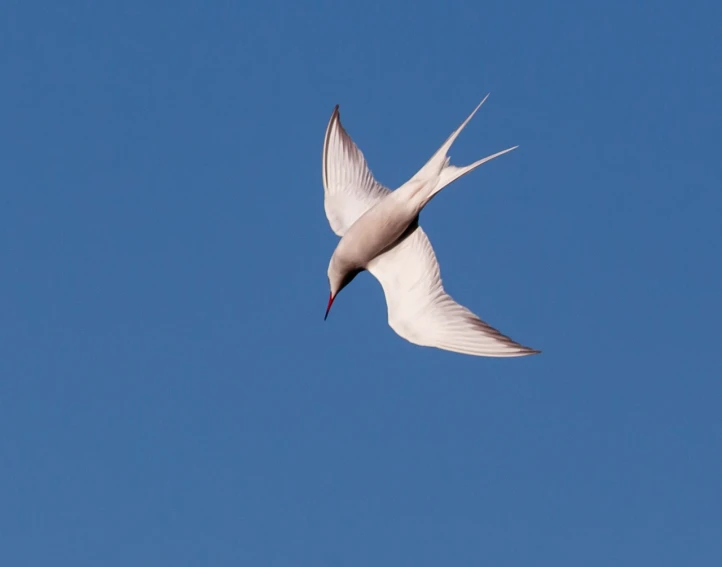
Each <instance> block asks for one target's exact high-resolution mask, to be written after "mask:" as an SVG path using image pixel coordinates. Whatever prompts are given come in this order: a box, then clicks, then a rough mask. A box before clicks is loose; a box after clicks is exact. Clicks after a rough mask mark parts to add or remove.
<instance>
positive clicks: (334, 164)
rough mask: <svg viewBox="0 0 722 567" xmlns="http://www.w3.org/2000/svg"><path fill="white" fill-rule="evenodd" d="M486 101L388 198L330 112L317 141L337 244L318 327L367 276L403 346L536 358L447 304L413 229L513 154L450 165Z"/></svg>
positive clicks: (422, 236) (419, 233) (429, 253)
mask: <svg viewBox="0 0 722 567" xmlns="http://www.w3.org/2000/svg"><path fill="white" fill-rule="evenodd" d="M488 97H489V95H488V94H487V95H486V96H485V97H484V98H483V100H482V101H481V102H480V103H479V104H478V105H477V107H476V108H475V109H474V110H473V111H472V112H471V114H470V115H469V116H468V117H467V118H466V120H464V122H462V124H461V125H460V126H459V127H458V128H457V129H456V130H455V131H454V132H452V134H451V135H450V136H449V137H448V138H447V140H446V141H445V142H444V143H443V144H442V146H441V147H440V148H439V149H438V150H437V151H436V152H435V153H434V154H433V156H432V157H431V158H430V159H429V160H428V161H427V162H426V164H425V165H424V166H423V167H422V168H421V169H420V170H419V171H418V172H417V173H416V174H415V175H414V176H413V177H411V178H410V179H409V180H408V181H406V182H405V183H404V184H403V185H401V186H400V187H398V188H397V189H395V190H393V191H392V190H390V189H389V188H387V187H385V186H384V185H381V184H380V183H379V182H378V181H377V180H376V179H375V178H374V175H373V173H372V172H371V170H370V169H369V166H368V164H367V163H366V159H365V157H364V155H363V153H362V152H361V150H359V148H358V147H357V146H356V144H355V143H354V142H353V140H352V139H351V137H350V136H349V135H348V133H347V132H346V130H345V129H344V127H343V126H342V125H341V117H340V112H339V105H336V106H335V108H334V110H333V113H332V114H331V118H330V120H329V122H328V126H327V128H326V134H325V137H324V143H323V157H322V177H323V187H324V209H325V212H326V217H327V218H328V222H329V224H330V226H331V229H332V230H333V232H335V233H336V235H338V236H339V237H341V239H340V240H339V241H338V244H337V245H336V248H335V250H334V251H333V254H332V255H331V259H330V261H329V265H328V281H329V287H330V295H329V299H328V305H327V307H326V314H325V315H324V321H325V320H326V319H327V317H328V314H329V311H330V310H331V306H332V305H333V303H334V301H335V299H336V297H338V294H339V292H341V290H342V289H344V288H345V287H346V286H348V284H350V283H351V282H352V281H353V279H354V278H355V277H356V276H357V275H358V274H360V273H361V272H364V271H368V272H370V273H371V275H373V276H374V277H375V278H376V279H377V280H378V281H379V283H380V284H381V287H382V288H383V291H384V295H385V297H386V304H387V313H388V324H389V326H390V327H391V328H392V329H393V330H394V331H395V332H396V334H398V335H399V336H400V337H402V338H403V339H406V340H407V341H409V342H410V343H413V344H416V345H419V346H423V347H434V348H437V349H442V350H446V351H451V352H456V353H461V354H467V355H472V356H485V357H519V356H526V355H531V354H538V353H540V352H541V351H539V350H536V349H532V348H529V347H527V346H523V345H521V344H519V343H517V342H516V341H514V340H512V339H511V338H509V337H508V336H506V335H503V334H502V333H501V332H499V331H498V330H497V329H495V328H493V327H492V326H490V325H489V324H488V323H486V322H484V321H482V320H481V319H480V318H479V317H478V316H476V315H475V314H474V313H472V312H471V311H470V310H469V309H467V308H466V307H464V306H463V305H461V304H459V303H457V302H456V301H454V299H452V297H451V296H450V295H449V294H448V293H447V292H446V290H445V289H444V286H443V284H442V280H441V273H440V270H439V263H438V261H437V259H436V255H435V254H434V249H433V247H432V246H431V242H430V241H429V238H428V237H427V236H426V233H425V232H424V230H423V229H422V228H421V226H420V225H419V214H420V213H421V211H422V210H423V209H424V207H425V206H426V205H427V204H428V203H429V202H430V201H431V200H432V199H433V198H434V197H435V196H436V195H437V194H438V193H439V192H440V191H441V190H442V189H443V188H444V187H446V186H447V185H449V184H451V183H452V182H453V181H455V180H457V179H459V178H460V177H462V176H463V175H466V174H467V173H469V172H471V171H473V170H474V169H476V168H477V167H479V166H480V165H482V164H484V163H487V162H489V161H491V160H493V159H495V158H497V157H499V156H501V155H504V154H506V153H508V152H510V151H512V150H514V149H516V148H517V147H518V146H513V147H511V148H508V149H506V150H502V151H500V152H497V153H495V154H493V155H490V156H488V157H485V158H483V159H480V160H478V161H475V162H474V163H472V164H470V165H466V166H463V167H457V166H455V165H452V164H451V161H450V158H449V155H448V152H449V150H450V148H451V146H452V144H453V143H454V141H455V140H456V138H457V137H458V136H459V134H460V133H461V131H462V130H463V129H464V127H465V126H466V125H467V124H468V123H469V121H470V120H471V119H472V117H473V116H474V114H476V112H477V111H478V110H479V108H480V107H481V105H482V104H484V102H485V101H486V99H487V98H488Z"/></svg>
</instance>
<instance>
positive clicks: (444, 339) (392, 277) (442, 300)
mask: <svg viewBox="0 0 722 567" xmlns="http://www.w3.org/2000/svg"><path fill="white" fill-rule="evenodd" d="M368 271H369V272H371V273H372V274H373V275H374V277H375V278H376V279H377V280H379V282H380V283H381V286H382V287H383V289H384V294H385V295H386V304H387V307H388V318H389V325H390V326H391V328H392V329H393V330H394V331H396V333H398V334H399V335H400V336H401V337H403V338H405V339H406V340H408V341H409V342H412V343H414V344H417V345H421V346H429V347H436V348H440V349H444V350H450V351H453V352H459V353H463V354H470V355H475V356H496V357H505V356H507V357H508V356H525V355H528V354H536V353H538V352H540V351H537V350H534V349H531V348H528V347H525V346H522V345H520V344H519V343H517V342H515V341H513V340H512V339H510V338H509V337H507V336H505V335H502V334H501V333H500V332H499V331H497V330H496V329H494V328H493V327H491V326H489V325H488V324H486V323H485V322H484V321H482V320H481V319H479V318H478V317H477V316H476V315H474V314H473V313H472V312H471V311H469V310H468V309H467V308H466V307H464V306H463V305H459V304H458V303H457V302H456V301H454V300H453V299H452V298H451V296H449V294H447V293H446V291H445V290H444V286H443V285H442V283H441V274H440V272H439V263H438V262H437V260H436V255H435V254H434V249H433V248H432V246H431V242H429V239H428V237H427V236H426V234H425V233H424V231H423V230H422V229H421V227H418V228H417V229H416V230H415V231H414V232H413V233H412V234H411V235H410V236H408V237H407V238H406V239H405V240H403V241H402V242H401V243H399V244H398V245H396V246H395V247H394V248H392V249H391V250H388V251H387V252H384V253H383V254H381V255H380V256H378V257H377V258H375V259H374V260H372V262H371V263H370V264H369V265H368Z"/></svg>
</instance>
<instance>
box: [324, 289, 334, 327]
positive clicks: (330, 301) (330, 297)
mask: <svg viewBox="0 0 722 567" xmlns="http://www.w3.org/2000/svg"><path fill="white" fill-rule="evenodd" d="M333 300H334V296H333V293H332V294H330V295H329V296H328V307H326V314H325V315H324V316H323V320H324V321H325V320H326V317H328V312H329V311H331V305H333Z"/></svg>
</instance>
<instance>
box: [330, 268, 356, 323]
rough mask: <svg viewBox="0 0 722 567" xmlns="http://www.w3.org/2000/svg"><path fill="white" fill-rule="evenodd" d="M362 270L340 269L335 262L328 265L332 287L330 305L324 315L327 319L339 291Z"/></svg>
mask: <svg viewBox="0 0 722 567" xmlns="http://www.w3.org/2000/svg"><path fill="white" fill-rule="evenodd" d="M361 272H362V270H360V269H358V268H354V269H338V268H337V267H336V265H335V263H334V262H333V260H332V261H331V263H330V264H329V266H328V285H329V288H330V289H331V293H330V294H329V296H328V305H327V306H326V314H325V315H324V316H323V320H324V321H325V320H326V318H327V317H328V312H329V311H331V305H333V302H334V300H335V299H336V296H337V295H338V294H339V292H340V291H341V290H342V289H343V288H345V287H346V286H347V285H348V284H350V283H351V281H352V280H353V279H354V278H355V277H356V276H357V275H358V274H359V273H361Z"/></svg>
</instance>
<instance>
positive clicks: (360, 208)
mask: <svg viewBox="0 0 722 567" xmlns="http://www.w3.org/2000/svg"><path fill="white" fill-rule="evenodd" d="M323 189H324V202H323V204H324V208H325V209H326V216H327V217H328V222H329V224H330V225H331V229H332V230H333V231H334V232H335V233H336V234H338V235H339V236H343V235H344V233H345V232H346V231H347V230H348V229H349V227H350V226H351V225H352V224H353V223H354V222H356V220H357V219H358V218H359V217H360V216H361V215H362V214H364V213H365V212H366V211H367V210H369V209H370V208H371V207H372V206H373V205H375V204H376V203H377V202H378V201H379V200H380V199H381V198H382V197H384V196H385V195H387V194H389V193H390V192H391V191H390V190H389V189H388V188H386V187H384V186H383V185H381V184H380V183H379V182H378V181H376V180H375V179H374V176H373V174H372V173H371V170H370V169H369V167H368V165H366V160H365V159H364V155H363V154H362V153H361V150H359V149H358V148H357V147H356V144H354V142H353V140H352V139H351V137H350V136H349V135H348V134H347V133H346V130H344V128H343V126H341V118H340V116H339V112H338V105H336V108H334V110H333V114H332V115H331V120H329V123H328V127H327V128H326V137H325V139H324V143H323Z"/></svg>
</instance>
